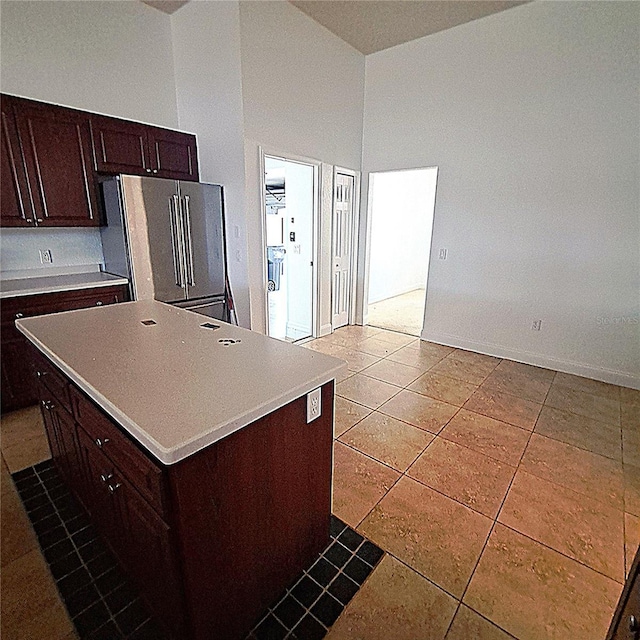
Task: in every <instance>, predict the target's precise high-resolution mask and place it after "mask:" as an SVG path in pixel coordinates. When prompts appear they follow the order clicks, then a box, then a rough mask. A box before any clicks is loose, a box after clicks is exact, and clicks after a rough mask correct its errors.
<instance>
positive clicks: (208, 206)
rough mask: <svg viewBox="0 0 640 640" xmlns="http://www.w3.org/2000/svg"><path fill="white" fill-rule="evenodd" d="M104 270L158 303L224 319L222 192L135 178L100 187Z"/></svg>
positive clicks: (134, 292)
mask: <svg viewBox="0 0 640 640" xmlns="http://www.w3.org/2000/svg"><path fill="white" fill-rule="evenodd" d="M101 191H102V198H103V204H104V209H105V215H106V222H107V226H106V227H102V228H101V231H100V234H101V238H102V248H103V252H104V258H105V270H106V271H108V272H109V273H114V274H116V275H122V276H126V277H128V278H129V279H130V281H131V293H132V297H133V299H134V300H143V299H155V300H160V301H162V302H168V303H171V304H175V305H177V306H179V307H182V308H186V309H191V310H193V311H197V312H199V313H202V314H204V315H207V316H211V317H213V318H217V319H219V320H229V317H228V316H229V312H228V308H227V306H228V305H227V301H228V291H227V277H226V259H225V233H224V214H223V198H222V187H220V186H219V185H214V184H202V183H197V182H183V181H178V180H166V179H162V178H147V177H139V176H124V175H122V176H114V177H110V178H106V179H104V180H103V181H102V182H101Z"/></svg>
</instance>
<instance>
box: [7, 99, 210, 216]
mask: <svg viewBox="0 0 640 640" xmlns="http://www.w3.org/2000/svg"><path fill="white" fill-rule="evenodd" d="M1 132H2V144H1V152H2V154H1V155H2V158H1V160H2V167H1V170H2V172H1V174H0V178H1V182H2V192H1V194H0V195H1V197H2V208H1V209H0V226H2V227H34V226H35V227H47V226H48V227H88V226H99V225H100V224H101V215H100V213H101V211H100V209H99V206H98V205H99V203H98V189H97V178H98V176H97V174H98V173H107V174H117V173H127V174H133V175H142V176H146V175H148V176H154V177H156V178H170V179H174V180H191V181H193V182H197V181H198V179H199V177H200V176H199V173H198V147H197V145H196V137H195V136H194V135H192V134H189V133H182V132H180V131H172V130H170V129H162V128H160V127H155V126H152V125H146V124H141V123H139V122H131V121H129V120H121V119H119V118H111V117H108V116H101V115H97V114H93V113H88V112H86V111H78V110H77V109H69V108H67V107H59V106H56V105H52V104H48V103H46V102H36V101H35V100H27V99H25V98H19V97H16V96H9V95H4V94H2V127H1Z"/></svg>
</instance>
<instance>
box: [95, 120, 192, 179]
mask: <svg viewBox="0 0 640 640" xmlns="http://www.w3.org/2000/svg"><path fill="white" fill-rule="evenodd" d="M91 132H92V136H93V148H94V153H95V169H96V171H98V172H100V173H128V174H133V175H143V176H144V175H151V176H154V177H156V178H173V179H175V180H192V181H197V180H198V177H199V176H198V150H197V146H196V138H195V136H194V135H191V134H188V133H181V132H179V131H171V130H169V129H161V128H159V127H152V126H148V125H144V124H139V123H137V122H129V121H127V120H119V119H117V118H108V117H106V116H92V118H91Z"/></svg>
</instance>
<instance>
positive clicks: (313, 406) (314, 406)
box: [307, 387, 322, 424]
mask: <svg viewBox="0 0 640 640" xmlns="http://www.w3.org/2000/svg"><path fill="white" fill-rule="evenodd" d="M320 391H321V388H320V387H318V388H317V389H314V390H313V391H309V393H307V424H309V422H312V421H313V420H315V419H316V418H319V417H320V413H321V409H322V407H321V406H320Z"/></svg>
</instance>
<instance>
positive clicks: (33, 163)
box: [15, 100, 100, 227]
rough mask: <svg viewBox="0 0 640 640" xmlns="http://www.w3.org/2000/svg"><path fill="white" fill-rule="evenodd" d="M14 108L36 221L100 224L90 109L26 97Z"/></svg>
mask: <svg viewBox="0 0 640 640" xmlns="http://www.w3.org/2000/svg"><path fill="white" fill-rule="evenodd" d="M15 114H16V123H17V125H18V133H19V136H20V142H21V144H22V149H23V152H24V159H25V165H26V169H27V177H28V179H29V185H30V187H31V194H32V197H33V206H34V211H35V216H36V222H37V224H38V225H39V226H58V227H80V226H98V225H99V224H100V220H99V214H98V206H97V199H96V185H95V181H94V177H93V166H92V162H91V131H90V127H89V114H86V113H82V112H80V111H74V110H72V109H65V108H63V107H56V106H53V105H47V104H42V103H36V102H31V101H26V100H16V102H15Z"/></svg>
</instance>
